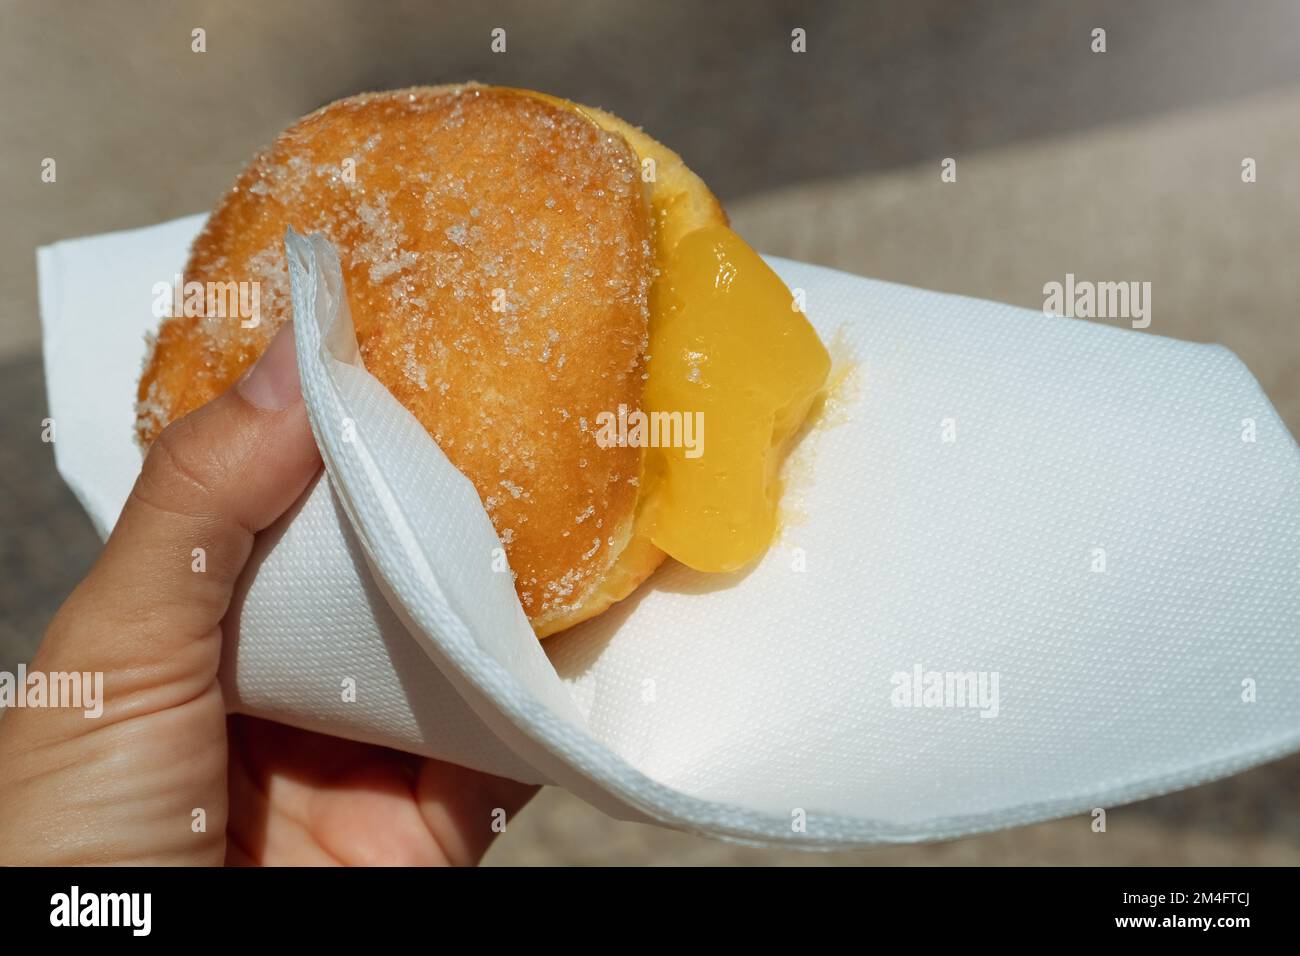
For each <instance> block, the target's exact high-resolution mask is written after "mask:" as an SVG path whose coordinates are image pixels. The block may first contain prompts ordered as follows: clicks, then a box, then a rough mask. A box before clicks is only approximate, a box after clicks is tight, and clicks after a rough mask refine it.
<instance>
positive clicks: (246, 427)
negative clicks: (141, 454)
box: [0, 328, 536, 865]
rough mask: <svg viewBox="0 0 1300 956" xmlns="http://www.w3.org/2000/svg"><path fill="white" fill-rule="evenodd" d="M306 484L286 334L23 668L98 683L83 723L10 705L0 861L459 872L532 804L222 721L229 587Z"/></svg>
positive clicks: (182, 427)
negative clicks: (98, 693)
mask: <svg viewBox="0 0 1300 956" xmlns="http://www.w3.org/2000/svg"><path fill="white" fill-rule="evenodd" d="M320 467H321V462H320V456H319V453H318V451H317V449H316V445H315V442H314V441H313V440H312V436H311V431H310V428H309V426H308V423H307V413H306V408H305V406H304V403H303V400H302V394H301V390H300V388H299V382H298V370H297V365H296V362H295V357H294V342H293V333H292V329H291V328H287V329H285V330H283V331H281V332H280V333H279V334H278V335H277V336H276V338H275V339H274V341H273V342H272V343H271V345H270V346H269V347H268V349H267V351H266V354H265V355H264V356H263V357H262V359H261V360H260V361H259V362H258V363H257V365H256V366H254V367H253V369H252V370H250V372H249V373H248V375H247V376H245V377H244V378H243V379H242V380H241V381H240V382H239V384H238V385H236V386H235V387H234V388H232V389H230V390H229V391H228V392H226V393H225V394H224V395H222V396H221V397H219V398H217V399H216V400H215V401H213V402H211V403H209V404H208V405H206V406H204V407H203V408H201V409H199V410H197V411H195V412H193V413H192V414H190V415H187V416H186V417H185V418H183V419H181V420H179V421H177V422H175V423H174V424H172V425H171V426H170V427H168V428H167V429H166V430H165V431H164V432H163V433H162V435H161V437H160V438H159V439H158V440H157V441H156V442H155V443H154V445H153V447H152V448H151V449H150V451H149V454H148V456H147V457H146V459H145V462H144V467H143V469H142V471H141V474H140V477H139V479H138V480H137V481H136V484H135V487H134V488H133V489H132V492H131V496H130V498H129V500H128V501H127V503H126V505H125V507H124V508H123V510H122V515H121V517H120V519H119V520H118V523H117V526H116V527H115V528H114V529H113V533H112V535H111V536H110V537H109V539H108V542H107V544H106V545H105V547H104V551H103V553H102V554H101V556H100V558H99V560H98V561H97V562H96V563H95V566H94V567H93V568H92V569H91V570H90V573H89V574H88V575H87V576H86V578H85V580H83V581H82V582H81V584H80V585H78V586H77V588H76V589H75V590H74V591H73V592H72V594H71V595H70V596H69V598H68V600H67V601H66V602H65V603H64V605H63V607H61V608H60V609H59V612H58V614H57V615H56V616H55V618H54V620H53V622H51V624H50V627H49V630H48V631H47V632H46V634H45V638H44V640H43V642H42V643H41V647H40V649H39V650H38V652H37V654H36V658H35V660H34V661H33V662H32V664H31V666H30V668H29V670H30V671H31V672H42V673H45V674H51V673H60V672H73V671H77V672H83V673H84V672H91V673H95V672H102V673H103V675H104V676H103V713H102V715H101V716H99V717H97V718H93V719H88V718H87V717H86V716H85V715H84V713H83V711H82V710H79V709H70V708H25V709H21V710H8V711H6V712H5V713H4V715H3V719H0V863H10V864H20V863H28V864H51V865H54V864H115V863H123V864H171V865H184V864H220V863H223V862H230V863H244V864H246V863H260V864H289V865H295V864H296V865H310V864H315V863H346V864H353V863H356V864H406V863H410V864H425V865H437V864H446V863H453V864H463V863H474V862H477V861H478V860H479V859H480V858H481V857H482V855H483V853H484V852H486V850H487V848H488V846H489V844H490V843H491V840H492V837H493V836H494V835H495V832H496V831H495V829H494V828H493V826H492V824H493V822H494V818H495V819H500V814H499V813H496V812H495V811H498V810H502V811H504V812H505V813H506V814H507V815H512V814H513V813H514V812H515V811H516V810H518V809H519V808H521V807H522V806H523V805H524V804H525V803H527V801H528V800H529V798H531V796H532V795H533V793H535V792H536V788H535V787H532V786H528V785H525V784H520V783H516V782H514V781H510V780H503V779H501V778H498V777H492V776H489V775H487V774H482V773H478V772H476V771H472V770H467V769H465V768H463V767H456V766H453V765H450V764H445V763H442V762H440V761H434V760H425V759H422V758H418V757H414V756H411V755H407V754H401V753H397V752H396V751H392V750H388V749H386V748H382V747H375V746H370V745H366V744H359V743H354V742H351V741H343V740H338V739H335V738H331V737H325V736H322V735H320V734H313V733H308V732H306V731H301V730H294V729H292V728H289V727H284V726H280V725H278V724H272V723H269V722H266V721H259V720H254V719H251V718H242V717H232V718H230V719H229V721H227V717H226V712H225V704H224V701H223V700H222V692H221V686H220V684H219V683H218V681H217V669H218V665H219V664H220V660H221V641H222V634H223V619H224V618H225V616H226V613H227V610H228V608H229V607H230V604H231V600H232V596H233V594H234V591H235V586H236V582H237V581H238V580H239V577H240V574H241V572H242V571H243V569H244V565H245V563H246V562H247V560H248V557H249V554H250V553H251V551H252V548H253V541H254V537H255V535H256V534H257V533H258V532H260V531H262V530H264V529H265V528H267V527H269V526H270V525H271V524H273V523H274V522H275V521H276V519H278V518H279V517H280V516H281V515H282V514H283V513H284V512H285V511H287V510H288V509H289V508H290V507H291V506H292V505H293V503H294V502H295V501H296V500H297V499H298V497H299V496H300V495H301V494H302V492H303V491H304V489H306V487H307V485H308V484H309V483H310V481H311V480H312V478H313V477H315V475H316V473H317V472H318V471H319V470H320ZM195 548H202V549H203V552H204V562H205V564H206V567H205V569H204V570H203V571H202V572H196V571H195V570H194V569H193V562H194V549H195ZM200 810H201V811H202V814H201V816H200V815H198V814H196V811H200ZM197 819H202V821H203V824H204V825H203V827H202V828H201V829H200V828H197V827H196V826H195V821H196V820H197ZM196 830H197V832H196Z"/></svg>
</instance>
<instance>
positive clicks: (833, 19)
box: [0, 0, 1300, 865]
mask: <svg viewBox="0 0 1300 956" xmlns="http://www.w3.org/2000/svg"><path fill="white" fill-rule="evenodd" d="M200 27H201V28H203V29H204V30H205V31H206V44H207V52H206V53H194V52H192V51H191V31H192V30H194V29H195V28H200ZM496 27H502V28H504V29H505V30H506V36H507V45H506V51H505V52H504V53H493V52H491V50H490V47H489V43H490V33H491V31H492V30H493V29H494V28H496ZM795 28H802V29H804V30H805V31H806V35H807V52H806V53H794V52H792V51H791V31H792V30H793V29H795ZM1095 28H1102V29H1105V30H1106V52H1105V53H1094V52H1093V51H1092V49H1091V47H1092V42H1093V41H1092V31H1093V30H1094V29H1095ZM1298 49H1300V3H1297V2H1294V0H1145V2H1134V0H1096V2H1072V3H1066V2H1064V0H1040V2H1029V0H999V2H968V0H898V2H858V3H842V4H837V3H785V2H710V3H698V2H693V0H680V2H672V0H670V2H657V3H646V2H644V0H605V2H597V0H580V2H566V3H559V2H548V0H532V2H519V3H497V2H474V3H441V2H424V3H416V2H375V0H316V2H313V3H306V2H288V0H260V2H256V0H239V2H233V0H222V2H217V0H209V2H200V0H131V2H126V0H100V2H98V3H95V4H93V5H92V4H83V3H72V2H68V0H62V2H58V0H3V2H0V209H2V210H3V219H2V223H3V228H2V229H0V283H2V285H0V290H2V291H3V298H2V299H0V409H3V414H2V415H0V669H5V670H12V669H13V668H14V666H15V665H16V663H17V662H18V661H19V660H25V659H27V658H28V657H30V654H31V653H32V650H33V649H34V647H35V644H36V642H37V641H38V640H39V637H40V634H41V631H42V630H43V628H44V626H45V624H46V623H47V622H48V620H49V618H50V617H51V615H52V614H53V612H54V610H55V609H56V608H57V607H58V605H59V603H60V601H61V600H62V599H63V598H64V597H65V596H66V594H67V592H68V591H69V590H70V589H71V588H72V586H73V585H74V584H75V583H76V581H77V580H78V579H79V578H80V577H81V575H82V574H83V573H84V572H85V570H86V568H87V567H88V566H89V564H90V562H91V561H92V560H93V558H94V556H95V554H96V553H97V551H98V548H99V542H98V539H97V538H96V537H95V535H94V534H93V532H92V531H91V528H90V525H89V523H88V522H87V521H86V519H85V518H84V516H83V515H82V513H81V510H80V508H79V507H78V506H77V504H76V502H75V501H74V499H73V498H72V496H71V494H70V493H69V492H68V491H67V490H66V488H65V487H64V486H63V484H62V482H61V480H60V479H59V477H58V475H57V474H56V472H55V470H54V465H53V458H52V455H51V452H50V446H49V445H45V444H42V443H41V441H40V422H41V419H42V418H43V417H44V416H45V407H46V406H45V395H44V383H43V378H42V374H41V362H40V323H39V316H38V312H37V305H36V272H35V255H34V253H35V249H36V247H37V246H39V245H43V244H46V243H49V242H52V241H55V240H57V239H63V238H69V237H73V236H79V235H85V234H90V233H97V232H104V231H108V230H113V229H124V228H131V227H135V226H144V225H148V224H151V223H155V222H159V221H161V220H165V219H170V218H174V217H177V216H181V215H184V214H187V213H192V212H199V211H203V210H205V209H208V208H210V207H211V205H212V204H213V203H214V201H215V200H216V199H217V198H218V197H219V196H220V195H221V194H222V193H223V192H224V190H225V189H226V188H227V187H228V186H229V184H230V183H231V182H232V181H233V179H234V177H235V175H236V173H237V172H238V170H239V169H240V167H241V166H242V165H243V163H245V162H246V161H247V160H248V159H249V158H250V157H251V156H252V155H253V153H254V152H255V151H256V150H257V149H258V148H259V147H261V146H263V145H265V144H266V143H268V142H269V141H270V140H271V139H272V138H273V137H274V136H275V134H276V133H277V132H278V131H279V130H281V129H282V128H283V127H285V126H286V125H288V124H289V123H290V122H292V121H293V120H294V119H295V118H296V117H298V116H300V115H302V114H303V113H306V112H309V111H310V110H312V109H314V108H315V107H317V106H320V105H321V104H323V103H327V102H329V101H330V100H333V99H337V98H338V97H341V96H345V95H348V94H351V93H356V92H360V91H363V90H371V89H384V88H392V87H401V86H407V85H413V84H426V83H442V82H450V81H461V80H466V79H477V80H481V81H484V82H489V83H501V84H509V85H519V86H527V87H532V88H536V89H540V90H545V91H548V92H552V93H557V94H559V95H561V96H565V97H569V98H571V99H574V100H578V101H580V102H585V103H590V104H593V105H598V106H603V107H606V108H608V109H610V110H612V111H614V112H615V113H618V114H619V115H621V116H623V117H624V118H626V119H628V120H630V121H632V122H633V123H636V124H638V125H641V126H643V127H645V129H647V130H648V131H649V132H650V133H652V134H653V135H654V136H656V137H657V138H658V139H660V140H662V141H663V142H665V143H666V144H668V145H669V146H671V147H672V148H673V149H675V150H677V151H678V152H680V153H681V154H682V156H683V157H684V158H685V159H686V161H687V162H688V163H689V164H690V165H691V166H692V167H694V168H695V170H696V171H697V172H699V173H700V174H701V175H702V176H703V177H704V179H705V180H706V181H707V182H708V183H709V184H710V186H711V187H712V188H713V189H714V191H715V192H716V193H717V194H718V195H719V196H720V197H721V199H722V200H723V202H724V203H725V204H726V206H727V208H728V211H729V212H730V214H731V216H732V219H733V221H734V224H735V225H736V227H737V229H738V230H739V232H740V233H741V234H742V235H744V236H745V237H746V238H747V239H748V240H749V241H750V242H751V243H752V244H753V245H755V246H756V247H757V248H759V249H760V250H761V251H764V252H769V253H775V254H779V255H783V256H789V257H792V258H797V259H803V260H806V261H810V262H816V263H819V264H822V265H828V266H833V267H836V268H840V269H845V270H848V271H852V272H855V273H859V274H862V275H867V276H872V277H875V278H880V279H887V280H891V281H895V282H903V283H908V284H911V285H918V286H925V287H928V288H932V289H939V290H942V291H947V292H958V293H964V294H967V295H973V296H980V297H983V298H990V299H999V300H1002V301H1007V302H1013V303H1016V304H1019V305H1024V306H1028V307H1031V308H1041V307H1042V304H1043V291H1042V290H1043V284H1044V283H1045V282H1049V281H1053V280H1057V281H1060V280H1063V278H1064V276H1065V274H1066V273H1067V272H1073V273H1075V274H1076V275H1077V276H1079V277H1080V278H1096V279H1109V280H1129V279H1131V280H1138V281H1149V282H1151V283H1152V307H1153V321H1152V324H1151V327H1150V329H1149V330H1148V331H1149V332H1150V333H1154V334H1160V335H1168V336H1174V337H1177V338H1183V339H1191V340H1196V341H1215V342H1221V343H1223V344H1225V345H1228V346H1229V347H1231V348H1232V349H1234V350H1235V351H1236V352H1237V354H1238V355H1239V356H1241V358H1242V359H1243V360H1244V361H1245V362H1246V364H1247V365H1248V366H1249V367H1250V369H1251V370H1252V371H1253V372H1254V374H1255V375H1256V377H1257V378H1258V379H1259V380H1260V382H1261V384H1262V385H1263V387H1264V389H1265V390H1266V391H1267V392H1268V394H1269V397H1270V398H1271V399H1272V401H1273V404H1274V405H1275V406H1276V407H1277V408H1278V410H1279V412H1280V413H1281V414H1282V416H1283V418H1284V419H1285V420H1286V422H1287V423H1288V425H1289V427H1290V428H1291V431H1292V434H1300V316H1298V314H1297V309H1298V307H1297V302H1300V269H1298V268H1297V265H1296V261H1295V259H1296V254H1297V250H1300V56H1297V53H1296V51H1297V50H1298ZM46 157H53V158H54V159H55V160H56V162H57V171H58V178H57V182H55V183H43V182H42V181H41V176H40V172H41V163H42V160H43V159H45V158H46ZM948 157H951V158H954V159H956V160H957V172H958V180H957V182H956V183H950V184H944V183H942V182H941V181H940V178H939V172H940V162H941V160H943V159H944V158H948ZM1247 157H1249V158H1252V159H1254V160H1255V162H1256V169H1257V181H1256V182H1254V183H1250V184H1247V183H1243V181H1242V176H1241V164H1242V161H1243V159H1245V158H1247ZM105 319H106V321H107V320H111V317H107V316H106V317H105ZM1089 823H1090V820H1089V819H1088V818H1077V819H1067V820H1061V821H1056V822H1052V823H1047V824H1041V825H1038V826H1034V827H1027V828H1021V829H1018V830H1012V831H1007V832H1003V833H998V834H992V835H987V836H981V837H977V838H972V839H966V840H960V841H954V842H951V843H947V844H939V845H932V846H915V847H901V848H892V849H884V850H877V851H869V852H856V853H841V854H801V853H797V852H790V851H770V850H758V849H751V848H737V847H732V846H729V845H725V844H721V843H714V842H711V841H707V840H703V839H698V838H695V837H690V836H686V835H683V834H678V833H671V832H668V831H663V830H658V829H654V828H651V827H646V826H641V825H636V824H625V823H619V822H616V821H612V820H609V819H607V818H605V817H604V816H602V815H601V814H599V813H597V812H596V811H594V810H592V809H590V808H589V807H587V806H586V805H585V804H582V803H580V802H579V801H577V800H576V799H575V798H573V797H570V796H568V795H567V794H565V793H563V792H559V791H555V790H547V791H544V792H543V794H542V795H541V796H540V797H539V798H538V799H537V800H535V801H534V802H533V804H532V805H531V806H530V807H529V808H528V809H527V810H525V811H524V813H523V814H522V815H521V816H520V817H519V818H518V819H517V820H515V821H512V822H511V825H510V830H509V832H508V833H507V834H506V835H505V836H504V837H502V838H501V840H500V841H499V842H498V844H497V845H496V847H495V848H494V849H493V850H492V851H491V852H490V853H489V855H488V862H489V863H490V864H491V863H495V864H564V863H578V864H591V863H605V864H624V863H626V864H640V863H652V864H655V863H684V864H696V863H701V864H726V863H745V864H777V863H793V864H809V865H823V864H842V863H852V864H1001V863H1007V864H1098V863H1108V864H1211V863H1215V864H1286V865H1294V864H1296V863H1300V758H1296V757H1293V758H1290V759H1287V760H1283V761H1279V762H1277V763H1274V764H1271V765H1268V766H1265V767H1262V768H1259V769H1257V770H1254V771H1251V772H1249V773H1245V774H1241V775H1239V776H1237V777H1234V778H1231V779H1229V780H1225V781H1221V782H1219V783H1215V784H1211V785H1209V786H1204V787H1200V788H1197V789H1195V790H1192V791H1188V792H1185V793H1181V794H1174V795H1171V796H1168V797H1163V798H1160V799H1156V800H1149V801H1145V802H1143V803H1139V804H1135V805H1132V806H1128V807H1122V808H1117V809H1113V810H1111V811H1110V813H1109V819H1108V831H1107V833H1104V834H1094V833H1092V832H1091V829H1090V826H1089Z"/></svg>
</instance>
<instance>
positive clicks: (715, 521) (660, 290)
mask: <svg viewBox="0 0 1300 956" xmlns="http://www.w3.org/2000/svg"><path fill="white" fill-rule="evenodd" d="M651 301H652V304H651V321H650V361H649V366H648V372H649V377H648V379H647V381H646V389H645V398H644V402H645V406H646V411H647V412H648V413H650V418H651V420H652V421H653V420H654V413H656V412H664V413H677V412H680V413H682V415H683V428H682V429H681V431H680V432H678V433H677V434H678V435H680V436H681V437H682V439H683V440H682V441H680V442H676V443H672V444H671V445H670V446H669V447H662V446H660V447H649V448H646V449H645V451H644V453H643V454H644V458H643V464H642V478H641V481H642V486H641V498H640V501H639V503H638V514H637V528H636V533H637V534H638V535H641V536H644V537H646V538H648V539H649V540H650V541H651V542H652V543H653V544H654V545H655V546H656V547H658V548H660V549H661V550H663V551H665V552H667V553H668V554H670V555H672V557H674V558H676V559H677V560H678V561H681V562H682V563H683V564H685V565H687V566H689V567H692V568H694V569H696V570H697V571H734V570H736V569H738V568H741V567H744V566H745V565H746V564H749V563H750V562H751V561H753V560H755V559H756V558H758V557H759V556H760V555H762V553H763V552H764V551H765V550H766V549H767V547H768V545H770V544H771V543H772V539H773V538H774V536H775V535H776V526H777V505H778V503H779V500H780V494H781V489H780V481H779V478H778V475H777V472H778V468H779V466H780V463H781V459H782V456H783V453H784V451H785V448H786V445H787V443H788V441H789V439H790V438H791V436H793V435H794V433H795V432H797V431H798V429H799V426H800V425H801V424H802V423H803V420H804V418H805V417H806V416H807V414H808V411H809V409H810V407H811V406H812V403H813V401H814V400H815V399H816V397H817V395H818V393H819V392H820V391H821V390H822V388H823V387H824V386H825V384H826V377H827V375H828V374H829V372H830V364H831V363H830V356H829V355H828V354H827V351H826V348H825V346H823V345H822V343H821V340H820V339H818V337H817V333H816V332H814V331H813V328H812V326H811V325H810V324H809V323H808V320H807V319H806V318H804V315H803V313H802V312H799V311H797V310H796V309H795V307H794V302H793V298H792V296H791V294H790V290H789V289H787V288H786V286H785V284H784V283H783V282H782V281H781V280H780V278H778V277H777V275H776V273H775V272H773V271H772V270H771V269H770V268H769V267H768V265H767V264H766V263H765V262H763V260H762V259H761V258H759V256H758V254H757V253H756V252H754V250H753V249H751V248H750V247H749V246H748V245H746V244H745V242H744V241H743V240H742V239H741V238H740V237H739V236H737V235H736V234H735V233H734V232H732V231H731V230H730V229H728V228H727V227H726V226H706V227H704V228H702V229H697V230H695V231H694V232H690V233H687V234H686V235H685V236H684V237H683V238H682V239H681V240H680V241H679V242H678V243H677V246H676V248H675V249H673V250H672V252H671V253H670V254H669V255H668V257H667V260H666V262H665V263H664V265H663V266H662V267H661V274H660V277H659V281H658V283H657V285H656V287H655V290H654V293H653V297H652V300H651ZM691 413H696V414H694V417H693V419H689V420H688V419H686V418H685V416H686V415H689V414H691ZM660 420H661V421H669V422H672V423H674V424H675V422H676V418H675V417H673V416H671V415H670V416H669V417H668V418H663V417H661V418H660ZM688 422H689V424H688ZM667 431H668V429H667V428H663V429H660V432H659V434H660V435H661V436H662V435H663V434H664V433H665V432H667ZM687 439H689V443H688V441H687Z"/></svg>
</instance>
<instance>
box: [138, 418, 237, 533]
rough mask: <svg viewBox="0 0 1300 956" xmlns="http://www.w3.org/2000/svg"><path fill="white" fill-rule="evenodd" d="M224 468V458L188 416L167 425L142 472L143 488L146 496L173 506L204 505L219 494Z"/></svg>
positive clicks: (150, 452)
mask: <svg viewBox="0 0 1300 956" xmlns="http://www.w3.org/2000/svg"><path fill="white" fill-rule="evenodd" d="M224 472H225V465H224V463H223V462H222V461H221V458H220V457H219V456H218V455H215V454H213V452H212V450H211V449H210V448H209V447H208V443H207V442H205V441H203V436H202V435H201V434H200V432H199V429H198V428H196V427H195V424H194V422H193V420H192V419H191V417H190V416H186V417H185V418H181V419H179V420H177V421H175V422H172V423H171V424H170V425H168V426H167V427H166V428H164V429H163V430H162V433H161V434H160V435H159V436H158V438H157V440H156V441H155V442H154V443H153V447H152V448H150V449H149V454H148V456H146V458H145V460H144V467H143V469H142V471H141V474H140V479H141V482H140V483H141V492H142V495H143V497H145V498H146V500H151V501H153V502H155V503H157V502H164V501H165V502H169V504H168V507H169V508H173V509H174V508H176V507H177V506H178V505H181V504H183V503H192V504H193V505H194V506H197V507H200V508H202V507H203V505H204V504H205V503H207V502H210V501H211V500H212V499H213V498H215V497H216V493H217V489H218V488H219V487H220V486H221V484H222V478H223V476H224ZM185 510H190V509H188V508H187V509H185Z"/></svg>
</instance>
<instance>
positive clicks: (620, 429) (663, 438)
mask: <svg viewBox="0 0 1300 956" xmlns="http://www.w3.org/2000/svg"><path fill="white" fill-rule="evenodd" d="M596 444H597V445H599V446H600V447H601V448H684V449H686V457H687V458H699V457H700V456H701V455H703V454H704V413H703V412H643V411H641V410H640V409H633V410H631V411H628V407H627V406H626V405H620V406H618V412H617V413H615V412H600V413H598V414H597V415H596Z"/></svg>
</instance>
